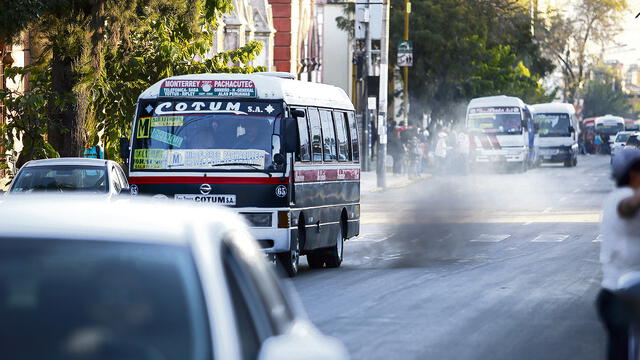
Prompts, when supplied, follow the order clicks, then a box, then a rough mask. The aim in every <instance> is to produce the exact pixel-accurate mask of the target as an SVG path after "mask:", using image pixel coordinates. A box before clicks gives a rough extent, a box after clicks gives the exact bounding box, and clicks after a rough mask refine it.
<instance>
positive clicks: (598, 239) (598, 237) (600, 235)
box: [592, 234, 602, 243]
mask: <svg viewBox="0 0 640 360" xmlns="http://www.w3.org/2000/svg"><path fill="white" fill-rule="evenodd" d="M592 242H594V243H598V242H602V234H599V235H598V236H597V237H596V238H595V239H593V241H592Z"/></svg>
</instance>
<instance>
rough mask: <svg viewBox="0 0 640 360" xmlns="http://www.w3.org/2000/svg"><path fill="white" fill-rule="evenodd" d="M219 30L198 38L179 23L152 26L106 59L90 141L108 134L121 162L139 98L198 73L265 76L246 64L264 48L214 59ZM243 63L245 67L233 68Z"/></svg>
mask: <svg viewBox="0 0 640 360" xmlns="http://www.w3.org/2000/svg"><path fill="white" fill-rule="evenodd" d="M213 37H214V32H213V25H212V24H210V23H208V24H205V26H204V27H203V29H202V31H201V32H200V33H198V34H196V33H194V32H192V31H190V30H189V29H186V28H184V27H182V26H181V24H180V22H179V21H178V20H177V19H174V18H163V19H161V20H158V21H149V22H147V23H146V24H145V26H144V29H141V30H140V31H138V32H136V33H135V34H134V35H133V36H132V39H131V43H130V44H129V45H124V44H123V45H121V46H119V47H118V49H117V50H116V51H115V52H113V53H112V54H111V55H109V56H107V57H106V59H105V62H106V66H105V68H104V71H103V72H102V73H101V76H100V78H99V80H98V82H97V83H96V86H95V87H94V88H93V93H92V104H93V106H94V109H93V110H94V113H95V120H96V121H95V123H94V126H92V127H91V128H90V129H89V133H90V138H92V137H93V135H94V134H98V133H103V135H102V139H101V140H102V141H103V143H104V145H105V146H104V147H105V154H106V156H109V157H110V158H112V159H117V158H119V153H118V146H119V142H118V141H119V139H120V138H121V137H127V138H128V137H130V135H131V132H130V131H131V124H132V120H133V117H134V115H135V114H134V113H135V105H136V102H137V99H138V96H139V95H140V94H141V93H142V92H143V91H144V90H145V89H146V88H148V87H150V86H151V85H153V84H154V83H156V82H157V81H160V80H161V79H163V78H166V77H169V76H175V75H184V74H198V73H220V72H224V73H251V72H254V71H264V70H265V69H263V68H260V67H253V66H248V65H246V64H247V63H249V62H250V61H252V60H253V59H255V57H256V56H257V55H258V54H259V53H260V51H261V50H262V43H260V42H257V41H252V42H250V43H248V44H247V45H245V46H243V47H242V48H240V49H237V50H233V51H226V52H221V53H217V54H209V51H210V44H212V43H213V40H214V39H213ZM230 64H238V65H239V66H231V65H230Z"/></svg>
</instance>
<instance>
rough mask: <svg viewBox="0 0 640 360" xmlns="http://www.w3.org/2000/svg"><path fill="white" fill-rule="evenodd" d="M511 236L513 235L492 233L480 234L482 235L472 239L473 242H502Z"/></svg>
mask: <svg viewBox="0 0 640 360" xmlns="http://www.w3.org/2000/svg"><path fill="white" fill-rule="evenodd" d="M509 237H511V235H509V234H499V235H492V234H480V236H478V237H477V238H475V239H471V242H492V243H495V242H500V241H502V240H505V239H507V238H509Z"/></svg>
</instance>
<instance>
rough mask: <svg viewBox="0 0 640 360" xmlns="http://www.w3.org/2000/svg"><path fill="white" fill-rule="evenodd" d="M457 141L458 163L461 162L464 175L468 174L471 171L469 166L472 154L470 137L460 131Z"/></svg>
mask: <svg viewBox="0 0 640 360" xmlns="http://www.w3.org/2000/svg"><path fill="white" fill-rule="evenodd" d="M457 140H458V143H457V149H458V161H459V162H460V164H459V166H460V169H461V170H462V173H463V174H466V173H467V172H468V170H469V169H468V166H467V165H468V163H469V154H470V152H471V151H470V150H471V149H470V147H469V137H468V136H467V134H466V133H465V132H464V131H460V133H458V139H457Z"/></svg>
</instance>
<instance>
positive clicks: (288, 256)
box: [278, 238, 300, 277]
mask: <svg viewBox="0 0 640 360" xmlns="http://www.w3.org/2000/svg"><path fill="white" fill-rule="evenodd" d="M278 260H279V261H280V264H282V267H284V270H285V271H286V272H287V275H289V277H295V276H296V275H298V265H299V264H300V241H298V238H295V239H291V245H290V250H289V251H286V252H282V253H278Z"/></svg>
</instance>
